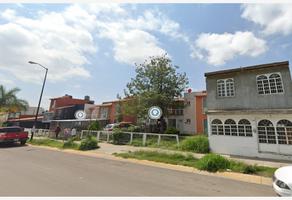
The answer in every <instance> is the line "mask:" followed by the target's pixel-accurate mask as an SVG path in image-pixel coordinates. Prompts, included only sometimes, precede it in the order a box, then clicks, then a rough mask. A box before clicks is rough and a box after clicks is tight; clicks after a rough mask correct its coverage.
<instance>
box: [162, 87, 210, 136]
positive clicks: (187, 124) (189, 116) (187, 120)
mask: <svg viewBox="0 0 292 200" xmlns="http://www.w3.org/2000/svg"><path fill="white" fill-rule="evenodd" d="M206 96H207V93H206V91H197V92H189V93H184V97H183V98H178V99H176V104H175V105H174V106H173V107H172V108H169V109H168V118H167V121H168V126H169V127H174V128H176V129H178V130H179V131H180V132H181V133H184V134H191V135H195V134H207V129H208V126H207V115H206V114H205V106H206Z"/></svg>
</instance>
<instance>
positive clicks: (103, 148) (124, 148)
mask: <svg viewBox="0 0 292 200" xmlns="http://www.w3.org/2000/svg"><path fill="white" fill-rule="evenodd" d="M38 138H44V137H38ZM79 142H80V141H79ZM98 145H99V146H100V148H98V149H96V150H91V151H90V152H91V153H98V154H100V153H102V154H106V155H112V154H113V153H126V152H128V151H139V150H145V151H159V152H163V153H181V154H185V155H186V154H192V155H193V156H194V157H196V158H201V157H203V156H204V155H205V154H199V153H192V152H183V151H176V150H169V149H161V148H153V147H135V146H130V145H113V144H110V143H106V142H99V143H98ZM222 156H224V157H226V158H229V159H232V160H236V161H241V162H244V163H246V164H249V165H259V166H266V167H274V168H279V167H283V166H288V165H292V161H280V160H272V159H262V158H248V157H242V156H232V155H222Z"/></svg>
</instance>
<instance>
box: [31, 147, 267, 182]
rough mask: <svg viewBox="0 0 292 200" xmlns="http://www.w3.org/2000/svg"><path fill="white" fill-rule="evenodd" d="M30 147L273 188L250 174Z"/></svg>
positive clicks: (86, 152)
mask: <svg viewBox="0 0 292 200" xmlns="http://www.w3.org/2000/svg"><path fill="white" fill-rule="evenodd" d="M28 146H33V147H39V148H43V149H48V150H55V151H59V152H65V153H71V154H77V155H83V156H90V157H96V158H104V159H109V160H116V161H122V162H130V163H135V164H141V165H147V166H152V167H159V168H164V169H170V170H176V171H181V172H189V173H195V174H200V175H206V176H216V177H221V178H227V179H232V180H237V181H242V182H248V183H256V184H261V185H268V186H272V179H271V178H268V177H262V176H256V175H250V174H241V173H235V172H216V173H210V172H207V171H201V170H198V169H195V168H193V167H188V166H181V165H173V164H167V163H160V162H155V161H149V160H137V159H133V158H127V159H126V158H120V157H116V156H113V155H109V154H105V153H100V152H90V151H78V150H72V149H58V148H54V147H47V146H38V145H32V144H28Z"/></svg>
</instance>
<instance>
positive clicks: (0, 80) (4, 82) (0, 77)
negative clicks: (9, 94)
mask: <svg viewBox="0 0 292 200" xmlns="http://www.w3.org/2000/svg"><path fill="white" fill-rule="evenodd" d="M0 85H4V86H6V85H14V81H12V80H11V79H9V77H5V76H3V75H2V74H0Z"/></svg>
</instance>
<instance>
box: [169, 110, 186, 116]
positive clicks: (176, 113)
mask: <svg viewBox="0 0 292 200" xmlns="http://www.w3.org/2000/svg"><path fill="white" fill-rule="evenodd" d="M167 111H168V114H169V115H183V114H184V110H183V109H168V110H167Z"/></svg>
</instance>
